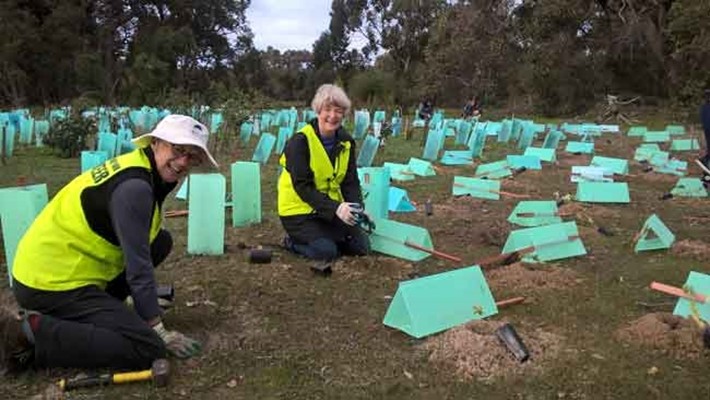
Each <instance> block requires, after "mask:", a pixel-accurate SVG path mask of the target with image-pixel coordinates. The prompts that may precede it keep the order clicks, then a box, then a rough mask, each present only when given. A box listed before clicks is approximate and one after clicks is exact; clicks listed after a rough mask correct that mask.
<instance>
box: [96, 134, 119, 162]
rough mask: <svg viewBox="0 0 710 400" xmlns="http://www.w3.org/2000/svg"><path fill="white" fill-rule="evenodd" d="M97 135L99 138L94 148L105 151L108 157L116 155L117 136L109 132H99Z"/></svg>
mask: <svg viewBox="0 0 710 400" xmlns="http://www.w3.org/2000/svg"><path fill="white" fill-rule="evenodd" d="M98 136H99V140H98V143H97V146H96V150H97V151H104V152H106V154H107V155H108V158H114V157H116V155H117V154H116V149H117V145H118V136H116V135H115V134H113V133H110V132H99V134H98Z"/></svg>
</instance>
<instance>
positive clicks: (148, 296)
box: [109, 179, 161, 321]
mask: <svg viewBox="0 0 710 400" xmlns="http://www.w3.org/2000/svg"><path fill="white" fill-rule="evenodd" d="M109 213H110V215H111V222H112V224H113V228H114V230H115V232H116V236H117V237H118V241H119V244H120V246H121V250H122V251H123V258H124V261H125V264H126V281H127V283H128V286H129V287H130V289H131V296H132V297H133V302H134V304H135V309H136V312H137V313H138V315H140V316H141V318H143V319H144V320H146V321H147V320H150V319H152V318H155V317H157V316H159V315H161V309H160V307H159V306H158V296H157V292H156V284H155V276H154V274H153V268H154V266H153V261H152V259H151V256H150V224H151V218H152V216H153V189H152V188H151V186H150V184H149V183H148V182H146V181H144V180H142V179H127V180H126V181H124V182H121V183H120V184H119V185H118V186H116V188H115V189H114V190H113V192H112V194H111V199H110V200H109Z"/></svg>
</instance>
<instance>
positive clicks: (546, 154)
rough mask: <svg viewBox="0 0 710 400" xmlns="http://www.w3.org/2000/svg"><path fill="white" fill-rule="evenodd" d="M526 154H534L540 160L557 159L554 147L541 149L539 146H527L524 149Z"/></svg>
mask: <svg viewBox="0 0 710 400" xmlns="http://www.w3.org/2000/svg"><path fill="white" fill-rule="evenodd" d="M523 154H524V155H526V156H535V157H537V158H539V159H540V161H546V162H555V161H557V156H556V154H555V149H543V148H540V147H532V146H530V147H528V148H527V149H525V153H523Z"/></svg>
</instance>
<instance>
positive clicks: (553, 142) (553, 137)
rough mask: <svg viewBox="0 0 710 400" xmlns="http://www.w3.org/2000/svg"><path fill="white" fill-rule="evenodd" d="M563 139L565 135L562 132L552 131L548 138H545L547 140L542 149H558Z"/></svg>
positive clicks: (548, 133)
mask: <svg viewBox="0 0 710 400" xmlns="http://www.w3.org/2000/svg"><path fill="white" fill-rule="evenodd" d="M563 137H564V135H563V134H562V132H560V131H558V130H551V131H549V132H547V136H545V140H544V141H543V142H542V148H544V149H556V148H557V146H558V145H559V143H560V140H562V138H563Z"/></svg>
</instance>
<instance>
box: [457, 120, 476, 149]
mask: <svg viewBox="0 0 710 400" xmlns="http://www.w3.org/2000/svg"><path fill="white" fill-rule="evenodd" d="M471 128H472V125H471V123H470V122H466V121H461V122H460V123H459V126H458V129H457V130H456V144H460V145H465V144H466V143H468V137H469V135H471Z"/></svg>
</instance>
